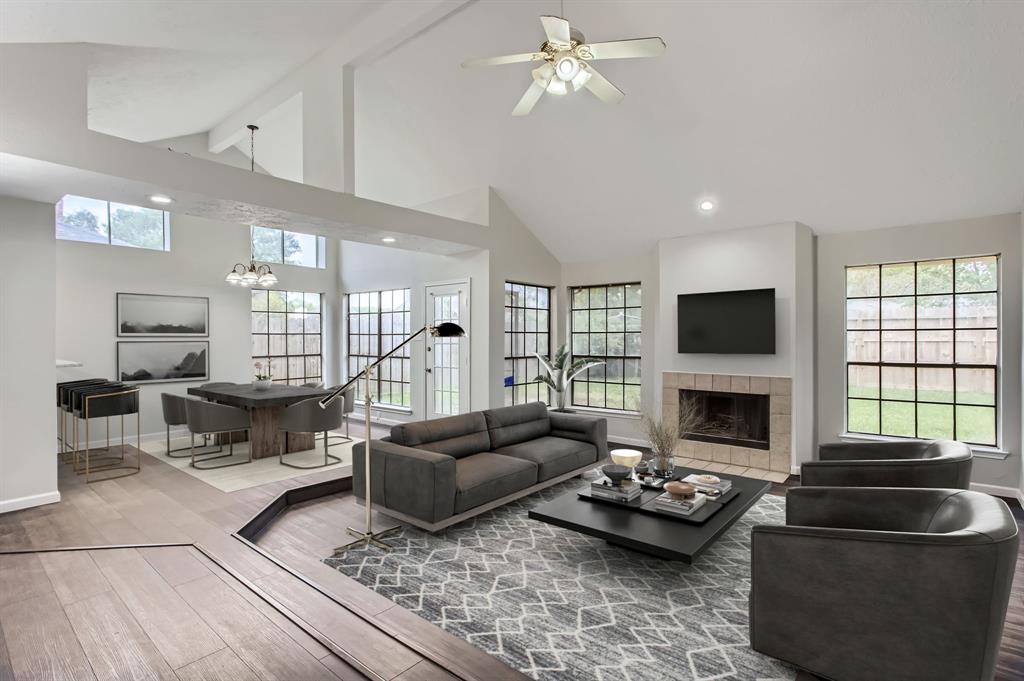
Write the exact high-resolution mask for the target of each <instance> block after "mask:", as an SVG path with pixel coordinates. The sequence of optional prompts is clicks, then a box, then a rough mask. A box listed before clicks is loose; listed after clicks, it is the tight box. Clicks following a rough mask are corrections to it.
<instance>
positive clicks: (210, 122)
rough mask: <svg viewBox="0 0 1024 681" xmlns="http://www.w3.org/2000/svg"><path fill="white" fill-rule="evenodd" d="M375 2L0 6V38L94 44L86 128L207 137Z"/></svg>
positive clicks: (16, 1) (47, 1)
mask: <svg viewBox="0 0 1024 681" xmlns="http://www.w3.org/2000/svg"><path fill="white" fill-rule="evenodd" d="M373 5H374V2H373V0H341V1H336V2H330V1H327V2H325V1H323V0H290V1H289V0H259V1H251V2H238V1H219V0H209V1H203V2H184V1H176V2H171V1H164V2H153V1H145V0H123V1H117V0H113V1H112V0H103V1H100V2H86V1H71V0H63V1H61V0H28V1H26V0H2V2H0V42H28V43H48V42H55V43H61V42H65V43H70V42H87V43H96V45H95V47H94V48H93V55H92V62H91V64H90V72H89V127H90V128H92V129H93V130H97V131H99V132H106V133H109V134H112V135H116V136H118V137H123V138H126V139H131V140H135V141H138V142H148V141H152V140H157V139H164V138H168V137H178V136H182V135H189V134H193V133H197V132H206V131H207V130H209V129H210V128H212V127H213V126H214V125H216V124H217V123H219V122H220V121H221V120H223V118H224V117H225V116H227V115H228V114H229V113H231V112H233V111H234V110H235V109H236V108H237V107H239V106H240V105H242V104H244V103H245V102H246V101H248V100H250V99H252V98H253V97H255V96H256V95H257V94H259V93H260V92H262V91H263V90H265V89H266V88H268V87H269V86H270V85H272V84H273V83H274V82H276V81H277V80H278V79H279V78H281V77H282V76H284V75H286V74H287V73H289V72H291V71H292V70H293V69H295V68H296V67H298V66H299V65H300V64H302V63H303V62H305V61H306V60H307V59H309V58H310V57H312V56H313V55H315V54H316V53H318V52H320V51H321V50H323V49H324V48H325V47H326V46H327V45H329V44H330V43H331V42H333V41H334V40H335V39H337V37H338V36H339V35H341V34H342V33H343V32H344V30H345V28H346V27H347V26H349V25H351V24H353V23H356V22H358V21H359V20H360V19H361V18H362V17H363V16H365V15H366V14H367V13H369V12H370V11H371V10H372V8H373Z"/></svg>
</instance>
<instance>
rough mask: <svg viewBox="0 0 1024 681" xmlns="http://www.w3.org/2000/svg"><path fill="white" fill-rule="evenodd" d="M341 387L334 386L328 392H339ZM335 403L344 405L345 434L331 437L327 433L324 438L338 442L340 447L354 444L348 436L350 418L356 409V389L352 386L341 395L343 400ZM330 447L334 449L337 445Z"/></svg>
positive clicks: (342, 409)
mask: <svg viewBox="0 0 1024 681" xmlns="http://www.w3.org/2000/svg"><path fill="white" fill-rule="evenodd" d="M339 387H340V386H333V387H331V388H328V390H331V391H334V390H337V389H338V388H339ZM335 402H341V403H342V408H341V416H342V419H343V420H344V422H345V434H344V435H330V434H329V433H325V434H324V438H326V439H327V440H338V442H337V444H339V445H340V444H345V443H346V442H352V438H351V437H350V436H349V434H348V416H349V414H351V413H352V412H353V411H355V409H356V387H355V386H352V387H351V388H349V389H348V390H346V391H345V392H343V393H342V394H341V399H340V400H335ZM329 446H331V447H334V446H335V445H329Z"/></svg>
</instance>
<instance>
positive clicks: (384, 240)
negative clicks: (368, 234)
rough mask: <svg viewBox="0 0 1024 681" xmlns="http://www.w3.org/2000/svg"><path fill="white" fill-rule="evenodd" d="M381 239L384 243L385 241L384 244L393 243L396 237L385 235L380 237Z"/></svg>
mask: <svg viewBox="0 0 1024 681" xmlns="http://www.w3.org/2000/svg"><path fill="white" fill-rule="evenodd" d="M381 241H383V242H384V243H386V244H393V243H395V242H396V241H398V239H396V238H395V237H393V236H386V237H383V238H382V239H381Z"/></svg>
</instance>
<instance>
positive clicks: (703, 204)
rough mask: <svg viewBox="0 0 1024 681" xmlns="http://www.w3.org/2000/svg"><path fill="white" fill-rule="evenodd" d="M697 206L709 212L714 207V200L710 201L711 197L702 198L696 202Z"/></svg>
mask: <svg viewBox="0 0 1024 681" xmlns="http://www.w3.org/2000/svg"><path fill="white" fill-rule="evenodd" d="M697 207H698V208H700V209H701V210H702V211H704V212H705V213H710V212H711V211H713V210H714V209H715V202H714V201H712V200H711V199H704V200H702V201H701V202H700V203H698V204H697Z"/></svg>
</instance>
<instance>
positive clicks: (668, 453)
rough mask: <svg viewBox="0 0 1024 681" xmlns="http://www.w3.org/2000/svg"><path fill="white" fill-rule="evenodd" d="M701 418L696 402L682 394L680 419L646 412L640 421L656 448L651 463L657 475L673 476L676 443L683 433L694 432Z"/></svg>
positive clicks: (652, 447)
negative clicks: (666, 417) (661, 416)
mask: <svg viewBox="0 0 1024 681" xmlns="http://www.w3.org/2000/svg"><path fill="white" fill-rule="evenodd" d="M700 419H701V417H700V414H699V413H698V411H697V405H696V403H695V402H694V401H693V400H688V399H686V398H684V397H682V396H681V395H680V397H679V419H678V420H672V419H665V418H660V417H658V416H655V415H654V414H653V413H651V412H644V415H643V418H642V419H641V421H640V423H641V425H642V426H643V429H644V432H645V433H646V435H647V439H648V440H649V441H650V443H651V449H652V450H654V460H653V461H652V462H651V465H652V466H653V471H652V472H653V473H654V474H655V475H657V476H660V477H663V478H668V477H671V476H672V471H673V469H674V468H675V464H674V463H673V461H672V458H673V455H674V454H675V449H676V444H677V443H678V442H679V440H680V438H681V437H682V436H683V435H685V434H686V433H689V432H692V431H693V430H694V429H695V428H696V427H697V425H698V424H699V423H700Z"/></svg>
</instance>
